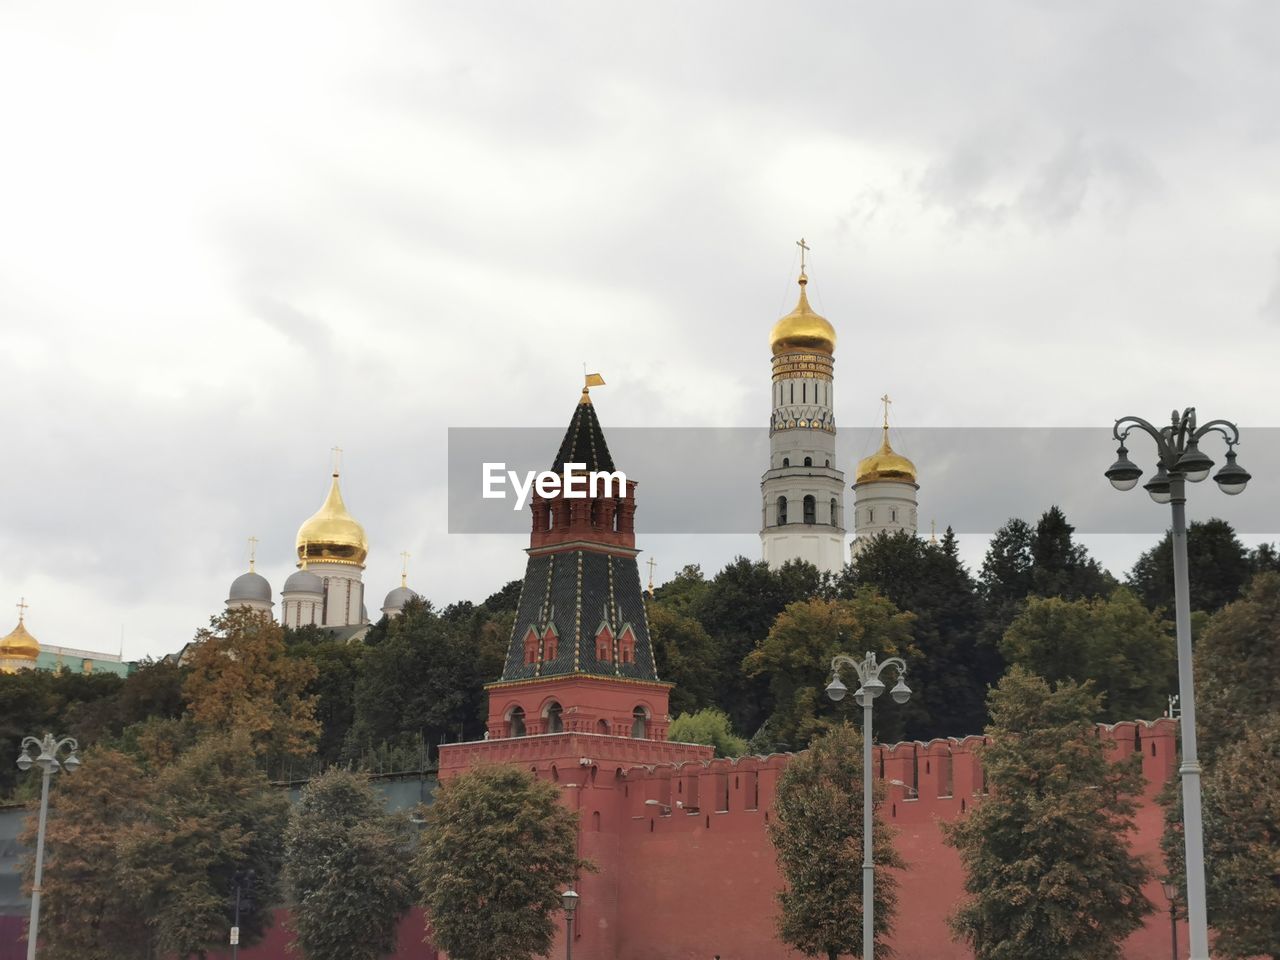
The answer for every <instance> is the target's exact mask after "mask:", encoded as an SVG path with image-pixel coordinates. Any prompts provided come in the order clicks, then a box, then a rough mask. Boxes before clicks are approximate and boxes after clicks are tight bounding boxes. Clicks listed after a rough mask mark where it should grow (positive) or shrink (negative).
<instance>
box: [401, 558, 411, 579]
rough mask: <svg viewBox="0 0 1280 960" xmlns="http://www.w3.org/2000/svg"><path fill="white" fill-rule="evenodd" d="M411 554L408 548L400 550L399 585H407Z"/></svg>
mask: <svg viewBox="0 0 1280 960" xmlns="http://www.w3.org/2000/svg"><path fill="white" fill-rule="evenodd" d="M410 556H411V554H410V553H409V551H408V550H401V551H400V586H402V587H407V586H408V585H409V557H410Z"/></svg>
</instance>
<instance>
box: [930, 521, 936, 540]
mask: <svg viewBox="0 0 1280 960" xmlns="http://www.w3.org/2000/svg"><path fill="white" fill-rule="evenodd" d="M929 542H930V543H937V542H938V521H937V520H930V521H929Z"/></svg>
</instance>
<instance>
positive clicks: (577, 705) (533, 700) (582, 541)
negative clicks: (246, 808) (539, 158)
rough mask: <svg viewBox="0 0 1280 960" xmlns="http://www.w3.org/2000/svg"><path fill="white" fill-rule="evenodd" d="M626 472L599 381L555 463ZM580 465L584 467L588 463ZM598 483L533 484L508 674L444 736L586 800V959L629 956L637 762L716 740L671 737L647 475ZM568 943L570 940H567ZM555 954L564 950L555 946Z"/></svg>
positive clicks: (445, 770)
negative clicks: (624, 871)
mask: <svg viewBox="0 0 1280 960" xmlns="http://www.w3.org/2000/svg"><path fill="white" fill-rule="evenodd" d="M569 465H573V467H572V469H573V471H574V472H575V473H576V474H578V475H579V476H582V475H583V474H590V473H592V472H597V471H600V472H606V473H609V474H614V473H615V467H614V464H613V459H612V457H611V456H610V454H609V447H608V444H607V443H605V439H604V432H603V431H602V430H601V429H600V421H599V420H598V419H597V418H596V412H595V407H594V406H593V405H592V403H591V396H590V393H589V392H588V390H587V388H585V387H584V388H583V390H582V397H581V399H580V400H579V402H578V405H577V407H576V408H575V409H574V412H573V417H572V419H571V420H570V422H569V429H568V430H567V431H566V432H565V436H564V440H563V441H562V442H561V444H560V450H559V452H558V453H557V454H556V459H555V463H554V465H553V466H552V471H553V472H555V473H557V474H560V475H561V477H562V478H563V477H564V476H565V474H566V471H567V470H568V469H569ZM579 465H580V466H579ZM579 486H580V487H581V486H585V487H586V491H585V492H586V494H587V495H586V496H584V497H581V498H577V497H567V496H565V490H564V487H565V485H564V484H563V483H562V484H561V489H560V491H559V492H557V493H556V494H555V495H554V496H551V497H541V496H537V495H536V494H535V496H534V498H533V501H532V503H531V512H532V517H533V529H532V532H531V534H530V537H529V549H528V551H527V552H528V554H529V561H528V564H527V566H526V568H525V576H524V586H523V588H522V589H521V593H520V604H519V609H518V610H517V612H516V621H515V626H514V628H513V629H512V633H511V642H510V644H509V646H508V648H507V660H506V664H505V666H504V668H503V671H502V677H501V679H499V680H497V681H495V682H494V683H491V684H489V686H488V690H489V721H488V738H487V739H485V740H482V741H476V742H473V743H458V744H451V745H447V746H441V748H440V778H441V779H442V780H447V779H449V778H450V777H452V776H456V775H457V774H458V773H461V772H462V771H464V770H466V769H468V768H469V767H471V766H474V765H476V764H483V763H514V764H517V765H521V766H525V767H526V768H527V769H531V770H533V771H534V772H536V773H537V774H538V775H539V776H542V777H546V778H547V779H550V780H553V781H555V782H557V783H559V784H560V785H561V787H562V788H563V790H564V794H563V796H564V801H565V803H566V804H567V805H568V806H569V807H571V808H572V809H574V810H576V811H578V814H579V822H578V831H579V832H578V839H579V844H578V845H579V851H580V855H581V856H582V857H584V858H586V859H587V860H590V861H592V862H594V863H595V864H596V866H597V867H598V868H599V871H598V872H597V873H591V874H585V875H583V876H582V877H581V878H580V879H579V883H578V887H577V889H578V892H579V893H580V894H581V897H582V899H581V901H580V906H579V908H578V916H577V918H576V921H575V923H574V955H575V956H576V957H578V958H579V960H612V958H614V957H616V956H617V955H618V946H619V944H618V943H617V942H616V936H617V931H618V929H619V924H618V894H619V889H618V883H619V866H620V864H619V832H620V830H621V827H622V823H621V820H622V818H623V817H624V816H629V815H630V814H628V813H627V812H626V811H628V810H630V808H631V804H629V803H628V802H626V800H627V798H628V797H629V792H630V790H629V786H628V784H627V782H626V771H627V769H628V768H630V767H634V766H637V765H641V764H655V763H680V762H682V761H686V760H697V761H704V760H709V759H710V758H711V756H712V750H711V748H710V747H703V746H695V745H693V744H684V743H670V742H668V741H667V739H666V737H667V724H668V723H669V722H670V718H669V717H668V716H667V697H668V694H669V692H670V689H671V684H669V683H663V682H662V681H661V680H659V679H658V674H657V671H656V669H655V666H654V659H653V646H652V644H651V643H650V640H649V622H648V616H647V614H646V611H645V604H644V594H643V591H642V589H641V586H640V571H639V568H638V566H637V564H636V555H637V553H638V552H639V551H638V550H636V547H635V522H634V521H635V509H636V505H635V487H636V484H635V482H634V481H632V480H630V479H627V480H626V482H625V485H623V484H620V483H619V482H617V481H615V482H614V484H613V489H611V490H607V489H605V484H604V483H598V484H597V485H596V487H595V489H594V490H593V489H591V485H590V484H580V485H579ZM560 949H563V948H562V946H561V947H560ZM553 955H558V953H556V951H553Z"/></svg>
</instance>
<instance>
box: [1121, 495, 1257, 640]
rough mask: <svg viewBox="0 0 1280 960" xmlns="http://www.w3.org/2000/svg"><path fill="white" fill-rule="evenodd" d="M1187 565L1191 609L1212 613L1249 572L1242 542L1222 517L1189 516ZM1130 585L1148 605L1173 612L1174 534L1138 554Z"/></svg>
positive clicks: (1250, 566) (1237, 594)
mask: <svg viewBox="0 0 1280 960" xmlns="http://www.w3.org/2000/svg"><path fill="white" fill-rule="evenodd" d="M1187 570H1188V574H1189V577H1190V582H1191V592H1190V602H1191V609H1192V610H1203V611H1205V612H1207V613H1215V612H1217V611H1218V610H1221V609H1222V608H1223V607H1224V606H1226V605H1227V604H1228V603H1230V602H1231V601H1232V600H1236V599H1238V598H1239V597H1240V594H1241V593H1242V592H1243V591H1244V588H1245V584H1247V583H1248V582H1249V578H1250V577H1251V576H1252V575H1253V564H1252V562H1251V561H1250V556H1249V553H1248V551H1247V550H1245V547H1244V544H1242V543H1241V542H1240V539H1239V538H1238V537H1237V536H1236V532H1235V530H1233V529H1232V527H1231V524H1229V523H1227V521H1225V520H1218V519H1210V520H1205V521H1203V522H1201V521H1199V520H1193V521H1191V525H1190V526H1189V527H1188V528H1187ZM1128 581H1129V586H1130V587H1132V588H1133V590H1134V591H1135V592H1136V593H1137V594H1138V596H1139V597H1141V598H1142V602H1143V603H1145V604H1146V605H1147V607H1149V608H1150V609H1152V610H1162V611H1164V613H1165V614H1166V615H1167V616H1169V617H1170V618H1172V616H1173V536H1172V534H1171V533H1169V532H1167V531H1166V533H1165V535H1164V537H1163V538H1162V539H1161V540H1160V542H1159V543H1157V544H1156V545H1155V546H1154V547H1152V548H1151V549H1150V550H1148V551H1146V552H1145V553H1144V554H1142V556H1140V557H1139V558H1138V560H1137V562H1136V563H1135V564H1134V565H1133V569H1132V570H1130V571H1129V576H1128Z"/></svg>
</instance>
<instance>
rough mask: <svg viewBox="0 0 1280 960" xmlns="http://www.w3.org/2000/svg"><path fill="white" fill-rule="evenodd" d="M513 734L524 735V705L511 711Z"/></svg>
mask: <svg viewBox="0 0 1280 960" xmlns="http://www.w3.org/2000/svg"><path fill="white" fill-rule="evenodd" d="M510 734H511V736H513V737H523V736H524V707H515V708H514V709H512V711H511V731H510Z"/></svg>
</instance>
